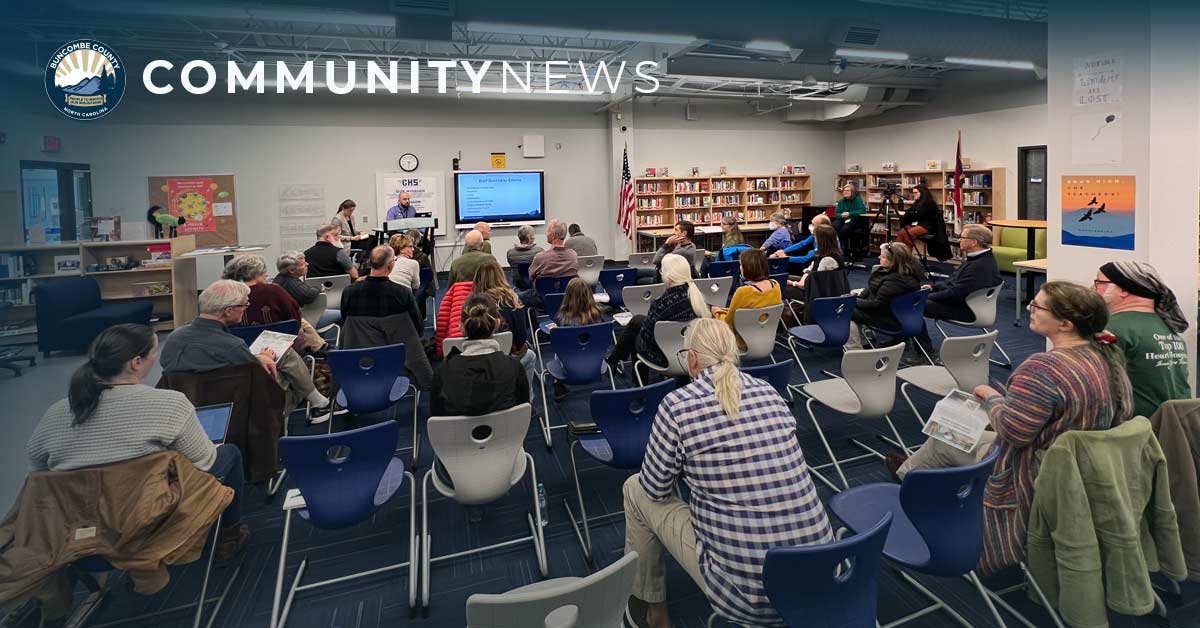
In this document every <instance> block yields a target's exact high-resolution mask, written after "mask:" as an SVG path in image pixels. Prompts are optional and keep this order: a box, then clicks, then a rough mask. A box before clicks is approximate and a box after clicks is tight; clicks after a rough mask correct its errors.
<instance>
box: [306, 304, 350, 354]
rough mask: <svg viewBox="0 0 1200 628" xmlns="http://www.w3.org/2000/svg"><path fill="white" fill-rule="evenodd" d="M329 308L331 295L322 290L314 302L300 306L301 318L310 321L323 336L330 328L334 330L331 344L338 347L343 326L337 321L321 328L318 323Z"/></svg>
mask: <svg viewBox="0 0 1200 628" xmlns="http://www.w3.org/2000/svg"><path fill="white" fill-rule="evenodd" d="M339 298H340V297H339ZM327 309H329V295H328V294H325V293H324V292H322V293H321V294H318V295H317V298H315V299H313V302H312V303H309V304H308V305H306V306H304V307H302V308H300V318H303V319H304V320H306V321H308V324H309V325H312V326H313V329H316V330H317V333H318V334H321V335H322V336H324V335H325V332H327V331H329V330H330V329H332V330H334V332H333V342H332V343H330V344H331V346H334V347H336V346H338V340H340V339H341V337H342V326H341V325H338V324H337V323H330V324H328V325H326V326H324V327H321V328H319V329H318V328H317V323H318V322H320V320H321V317H322V316H324V315H325V310H327Z"/></svg>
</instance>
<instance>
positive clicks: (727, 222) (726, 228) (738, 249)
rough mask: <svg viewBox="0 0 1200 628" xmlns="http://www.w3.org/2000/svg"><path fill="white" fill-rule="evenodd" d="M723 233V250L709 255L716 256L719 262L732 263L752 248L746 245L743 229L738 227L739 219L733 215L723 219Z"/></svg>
mask: <svg viewBox="0 0 1200 628" xmlns="http://www.w3.org/2000/svg"><path fill="white" fill-rule="evenodd" d="M721 231H722V232H723V235H722V237H721V250H720V251H717V252H716V253H709V255H715V256H716V258H717V261H718V262H731V261H733V260H735V259H737V258H738V255H741V254H742V251H745V250H746V249H748V248H750V245H749V244H746V236H744V235H742V228H741V227H739V226H738V223H737V217H735V216H734V215H733V214H725V215H724V217H723V218H721Z"/></svg>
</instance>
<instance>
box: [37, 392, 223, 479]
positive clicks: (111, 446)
mask: <svg viewBox="0 0 1200 628" xmlns="http://www.w3.org/2000/svg"><path fill="white" fill-rule="evenodd" d="M73 421H74V416H73V415H72V414H71V405H70V404H69V403H68V402H67V400H66V399H62V400H60V401H58V402H57V403H55V404H54V405H52V406H50V409H49V410H46V414H45V415H43V416H42V420H41V422H40V423H38V425H37V427H36V428H34V430H33V436H31V437H30V438H29V444H28V445H27V446H26V451H27V453H28V454H29V460H30V462H31V464H32V465H33V470H34V471H46V470H50V471H71V470H73V469H82V468H84V467H94V466H97V465H102V464H112V463H114V462H123V461H125V460H132V459H133V458H140V457H142V456H145V455H147V454H152V453H155V452H159V451H166V450H174V451H178V452H179V453H181V454H183V455H184V456H186V457H187V458H188V459H189V460H191V461H192V462H194V463H195V464H196V466H197V467H198V468H199V469H201V470H203V471H207V470H208V469H209V468H210V467H212V465H213V461H215V460H216V456H217V450H216V447H214V446H213V444H212V441H210V440H209V439H208V436H207V435H206V434H205V433H204V428H203V427H201V426H200V420H199V419H197V418H196V409H195V408H194V407H193V406H192V403H191V402H190V401H188V399H187V397H185V396H183V393H181V392H176V391H174V390H158V389H155V388H151V387H149V386H143V385H141V384H134V385H128V386H114V387H113V388H110V389H109V390H106V391H104V392H102V393H100V404H99V405H98V406H96V411H95V413H93V414H92V416H91V418H89V419H88V420H87V421H86V422H84V423H83V424H82V425H73V424H72V422H73Z"/></svg>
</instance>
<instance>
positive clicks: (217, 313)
mask: <svg viewBox="0 0 1200 628" xmlns="http://www.w3.org/2000/svg"><path fill="white" fill-rule="evenodd" d="M249 305H250V287H249V286H247V285H246V284H244V283H242V282H240V281H233V280H231V279H221V280H219V281H214V282H213V283H212V284H211V285H209V286H208V287H207V288H205V289H204V292H201V293H200V316H198V317H196V320H193V321H192V322H190V323H188V324H186V325H184V326H183V327H179V328H177V329H176V330H175V331H172V332H171V334H170V335H169V336H167V339H166V340H165V341H164V342H163V347H162V355H161V357H160V358H159V361H160V362H161V363H162V370H163V372H164V373H172V372H176V371H186V372H190V373H206V372H208V371H215V370H217V369H220V368H225V367H227V366H241V365H243V364H253V363H255V362H258V363H260V364H262V367H263V368H264V369H266V370H267V372H268V373H270V374H271V375H272V376H273V377H274V378H275V381H276V382H278V383H279V385H280V386H282V387H283V389H284V391H285V392H286V393H287V399H288V401H287V404H286V406H285V410H286V412H288V413H290V412H291V411H292V410H294V409H295V408H296V407H297V406H299V405H300V403H301V402H302V401H308V402H309V403H311V404H312V407H313V409H314V410H315V409H322V408H327V407H328V406H329V398H328V397H326V396H325V395H322V394H321V393H320V391H318V390H317V389H316V388H315V387H313V383H312V379H311V378H310V377H309V374H308V368H307V367H306V366H305V365H304V360H302V359H301V358H300V356H299V355H298V354H297V353H296V352H295V351H294V350H292V349H288V350H287V351H286V352H284V354H283V355H282V356H276V355H275V354H274V353H273V352H272V351H271V350H270V349H264V350H263V351H262V353H259V354H258V355H254V354H252V353H250V349H249V348H248V347H246V343H245V342H242V339H241V338H238V337H237V336H234V335H233V334H232V333H230V332H229V327H231V326H234V325H237V324H238V323H240V322H241V320H242V313H243V312H244V311H245V309H246V308H247V307H249ZM328 419H329V414H328V413H325V414H324V415H322V416H319V417H317V418H313V419H310V420H311V422H313V423H321V422H324V421H326V420H328Z"/></svg>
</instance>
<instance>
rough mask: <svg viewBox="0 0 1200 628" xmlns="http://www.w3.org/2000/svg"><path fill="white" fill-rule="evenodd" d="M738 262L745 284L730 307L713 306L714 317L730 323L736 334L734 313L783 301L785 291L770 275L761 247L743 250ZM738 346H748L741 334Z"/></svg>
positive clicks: (735, 294) (734, 295)
mask: <svg viewBox="0 0 1200 628" xmlns="http://www.w3.org/2000/svg"><path fill="white" fill-rule="evenodd" d="M738 262H739V263H738V265H739V267H740V268H741V271H742V281H743V282H745V283H744V285H743V286H742V287H740V288H738V289H737V291H736V292H734V293H733V299H732V300H731V301H730V302H729V308H728V309H726V308H720V307H716V306H713V308H712V311H713V318H717V319H721V320H724V321H725V322H726V323H728V324H729V328H730V329H733V333H734V335H737V329H734V327H733V314H734V312H737V311H738V309H740V308H749V309H754V308H760V307H768V306H771V305H779V304H780V303H783V292H782V289H781V288H780V286H779V282H777V281H775V280H774V279H771V278H770V276H769V274H770V272H771V270H770V266H769V265H768V264H767V255H766V253H763V252H762V251H761V250H759V249H748V250H746V251H742V254H741V256H740V257H738ZM738 346H739V347H741V348H742V350H745V348H746V343H744V342H742V338H741V336H738Z"/></svg>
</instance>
